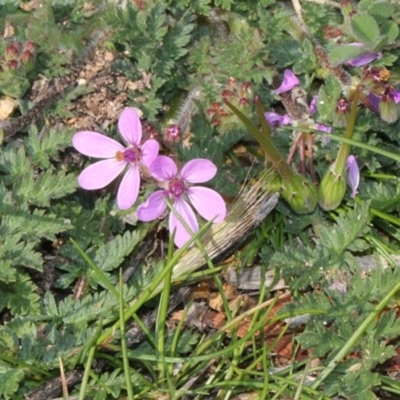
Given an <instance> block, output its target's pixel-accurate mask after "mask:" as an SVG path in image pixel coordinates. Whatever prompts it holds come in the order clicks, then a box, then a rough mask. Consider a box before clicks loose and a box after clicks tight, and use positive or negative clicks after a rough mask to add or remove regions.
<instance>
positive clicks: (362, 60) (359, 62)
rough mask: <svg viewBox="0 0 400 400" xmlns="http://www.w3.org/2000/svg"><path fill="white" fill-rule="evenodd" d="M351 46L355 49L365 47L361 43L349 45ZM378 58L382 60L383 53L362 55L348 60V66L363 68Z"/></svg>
mask: <svg viewBox="0 0 400 400" xmlns="http://www.w3.org/2000/svg"><path fill="white" fill-rule="evenodd" d="M349 45H350V46H354V47H364V44H363V43H359V42H354V43H349ZM366 50H367V49H366ZM376 58H382V53H377V52H370V53H365V54H361V55H360V56H357V57H354V58H352V59H350V60H348V61H347V62H346V64H347V65H350V66H351V67H362V66H363V65H366V64H369V63H370V62H372V61H374V60H375V59H376Z"/></svg>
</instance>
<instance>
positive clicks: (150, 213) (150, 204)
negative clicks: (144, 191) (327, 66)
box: [137, 190, 168, 222]
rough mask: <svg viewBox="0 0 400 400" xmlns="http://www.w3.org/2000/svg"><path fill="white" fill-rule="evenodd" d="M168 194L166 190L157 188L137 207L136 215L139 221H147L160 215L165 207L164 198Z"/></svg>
mask: <svg viewBox="0 0 400 400" xmlns="http://www.w3.org/2000/svg"><path fill="white" fill-rule="evenodd" d="M166 196H168V192H167V191H166V190H158V191H157V192H154V193H153V194H152V195H151V196H149V198H148V199H147V200H146V201H145V202H144V203H143V204H141V205H140V206H139V207H138V209H137V216H138V218H139V220H140V221H144V222H148V221H153V220H154V219H156V218H159V217H161V215H162V214H163V213H164V211H165V209H166V208H167V203H166V202H165V201H164V198H165V197H166Z"/></svg>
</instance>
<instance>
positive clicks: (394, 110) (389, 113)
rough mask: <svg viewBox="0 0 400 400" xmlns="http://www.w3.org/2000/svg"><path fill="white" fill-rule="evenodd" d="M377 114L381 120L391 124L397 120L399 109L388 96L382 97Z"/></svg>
mask: <svg viewBox="0 0 400 400" xmlns="http://www.w3.org/2000/svg"><path fill="white" fill-rule="evenodd" d="M379 114H380V116H381V118H382V119H383V120H384V121H385V122H387V123H389V124H392V123H393V122H396V121H397V120H398V118H399V107H398V105H397V104H396V103H395V101H394V99H393V98H392V96H390V95H383V96H382V98H381V101H380V103H379Z"/></svg>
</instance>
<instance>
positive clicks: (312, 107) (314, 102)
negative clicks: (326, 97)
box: [310, 94, 319, 115]
mask: <svg viewBox="0 0 400 400" xmlns="http://www.w3.org/2000/svg"><path fill="white" fill-rule="evenodd" d="M318 97H319V96H318V95H317V94H316V95H314V96H313V98H312V100H311V103H310V114H311V115H314V114H315V113H316V112H317V101H318Z"/></svg>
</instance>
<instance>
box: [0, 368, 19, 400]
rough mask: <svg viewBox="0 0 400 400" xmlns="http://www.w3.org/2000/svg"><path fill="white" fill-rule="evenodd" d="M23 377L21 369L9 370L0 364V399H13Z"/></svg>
mask: <svg viewBox="0 0 400 400" xmlns="http://www.w3.org/2000/svg"><path fill="white" fill-rule="evenodd" d="M24 377H25V373H24V370H23V369H22V368H10V367H7V366H6V364H5V363H3V362H0V398H2V399H5V400H8V399H11V398H13V397H14V396H15V394H16V393H17V391H18V387H19V383H20V382H22V380H23V379H24Z"/></svg>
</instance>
